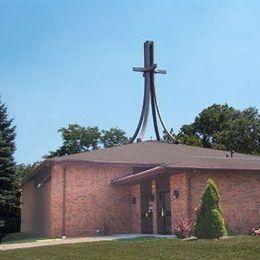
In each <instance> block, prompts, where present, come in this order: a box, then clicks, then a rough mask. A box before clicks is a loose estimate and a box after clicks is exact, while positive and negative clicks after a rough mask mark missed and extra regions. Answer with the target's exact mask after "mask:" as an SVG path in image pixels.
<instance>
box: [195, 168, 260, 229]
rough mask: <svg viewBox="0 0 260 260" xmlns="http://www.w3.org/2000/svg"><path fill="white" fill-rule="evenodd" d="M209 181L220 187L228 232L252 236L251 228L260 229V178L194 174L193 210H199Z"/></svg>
mask: <svg viewBox="0 0 260 260" xmlns="http://www.w3.org/2000/svg"><path fill="white" fill-rule="evenodd" d="M209 178H211V179H213V180H214V181H215V183H216V184H217V186H218V189H219V192H220V196H221V205H222V208H223V216H224V219H225V222H226V225H227V227H228V230H230V231H232V232H235V233H249V232H250V231H251V228H252V227H255V226H257V225H260V175H259V174H254V173H253V174H252V173H243V174H238V173H235V174H232V173H230V174H224V173H215V174H213V173H211V174H205V173H196V174H194V175H193V177H192V178H191V187H192V190H191V197H192V203H191V205H192V209H194V208H195V207H197V206H199V204H200V199H201V197H202V193H203V192H204V190H205V187H206V183H207V180H208V179H209ZM193 217H195V216H193Z"/></svg>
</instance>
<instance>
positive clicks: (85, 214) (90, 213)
mask: <svg viewBox="0 0 260 260" xmlns="http://www.w3.org/2000/svg"><path fill="white" fill-rule="evenodd" d="M127 172H129V168H127V167H112V166H105V167H97V166H87V165H86V164H82V165H80V164H71V165H70V166H67V170H66V173H65V174H66V178H65V180H66V185H65V186H66V188H65V196H66V197H65V220H64V224H65V228H64V231H65V233H64V234H63V221H62V220H63V187H64V182H63V181H64V168H63V166H55V167H54V171H53V175H52V208H51V212H52V225H51V226H52V235H53V236H61V235H66V236H87V235H96V230H97V229H99V230H100V231H101V234H103V232H104V230H105V233H106V234H117V233H129V232H131V206H132V196H131V187H130V186H117V187H114V186H113V185H111V180H112V179H115V178H118V177H119V176H122V175H125V174H126V173H127Z"/></svg>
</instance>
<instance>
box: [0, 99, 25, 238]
mask: <svg viewBox="0 0 260 260" xmlns="http://www.w3.org/2000/svg"><path fill="white" fill-rule="evenodd" d="M14 140H15V126H13V119H8V114H7V107H6V105H5V104H4V103H2V101H1V100H0V241H1V239H2V238H3V236H4V235H5V234H6V233H9V232H14V231H17V230H19V224H20V223H19V194H20V190H19V179H18V178H17V174H16V169H15V162H14V157H13V154H14V151H15V143H14Z"/></svg>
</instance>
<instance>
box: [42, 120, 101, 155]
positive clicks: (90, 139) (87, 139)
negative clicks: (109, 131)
mask: <svg viewBox="0 0 260 260" xmlns="http://www.w3.org/2000/svg"><path fill="white" fill-rule="evenodd" d="M58 132H59V133H61V136H62V139H63V143H62V145H61V147H60V148H58V149H57V150H56V151H53V152H50V153H49V154H48V155H47V156H45V158H51V157H54V156H62V155H69V154H74V153H80V152H85V151H90V150H95V149H98V148H99V141H100V136H101V132H100V131H99V129H98V127H83V126H80V125H77V124H70V125H69V126H68V127H67V128H66V127H63V128H61V129H59V130H58Z"/></svg>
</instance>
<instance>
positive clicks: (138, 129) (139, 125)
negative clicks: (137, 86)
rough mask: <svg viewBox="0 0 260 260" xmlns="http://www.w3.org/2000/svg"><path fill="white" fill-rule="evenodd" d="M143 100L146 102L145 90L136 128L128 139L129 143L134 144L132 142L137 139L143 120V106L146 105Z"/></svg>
mask: <svg viewBox="0 0 260 260" xmlns="http://www.w3.org/2000/svg"><path fill="white" fill-rule="evenodd" d="M145 100H146V89H144V97H143V106H142V111H141V115H140V118H139V121H138V124H137V128H136V130H135V132H134V134H133V136H132V138H131V139H130V143H132V142H134V140H135V138H136V137H137V135H138V133H139V131H140V128H141V126H142V122H143V118H144V111H145V104H146V102H145Z"/></svg>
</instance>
